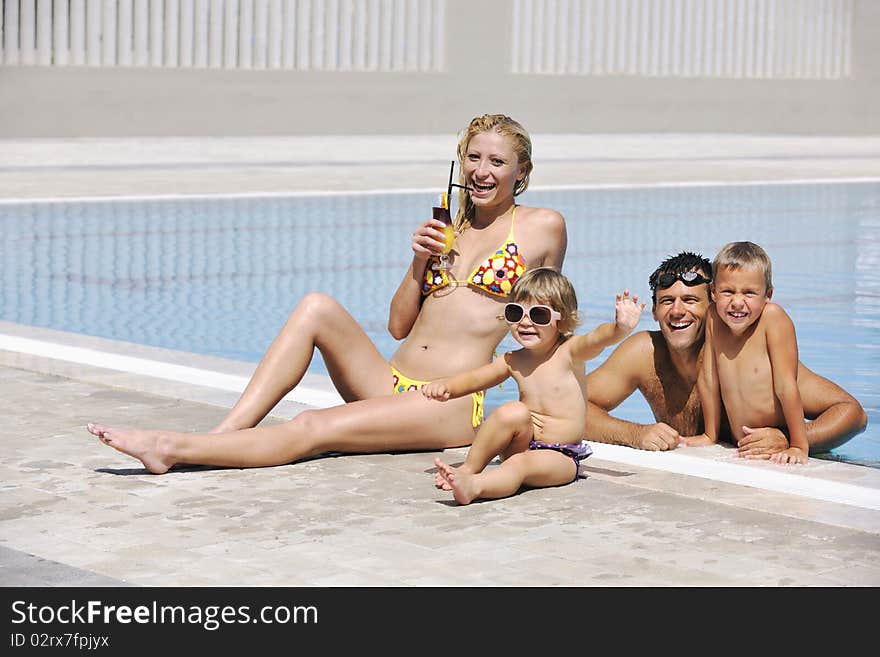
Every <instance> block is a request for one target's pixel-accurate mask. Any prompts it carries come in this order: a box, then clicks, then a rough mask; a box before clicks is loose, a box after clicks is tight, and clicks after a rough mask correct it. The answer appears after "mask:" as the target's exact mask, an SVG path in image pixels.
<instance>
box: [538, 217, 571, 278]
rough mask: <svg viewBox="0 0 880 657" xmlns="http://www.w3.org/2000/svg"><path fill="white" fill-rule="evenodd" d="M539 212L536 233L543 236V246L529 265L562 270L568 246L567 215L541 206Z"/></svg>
mask: <svg viewBox="0 0 880 657" xmlns="http://www.w3.org/2000/svg"><path fill="white" fill-rule="evenodd" d="M538 212H539V215H538V216H539V217H540V219H539V221H538V222H536V223H537V225H538V230H537V231H536V234H539V235H540V236H541V239H542V242H543V248H541V246H539V247H538V249H537V250H538V252H539V253H540V255H539V256H538V258H536V259H535V261H534V262H530V263H529V267H554V268H555V269H558V270H559V271H562V263H563V261H564V260H565V250H566V249H567V248H568V232H567V230H566V228H565V217H563V216H562V215H561V214H560V213H559V212H557V211H556V210H550V209H549V208H541V209H540V210H538Z"/></svg>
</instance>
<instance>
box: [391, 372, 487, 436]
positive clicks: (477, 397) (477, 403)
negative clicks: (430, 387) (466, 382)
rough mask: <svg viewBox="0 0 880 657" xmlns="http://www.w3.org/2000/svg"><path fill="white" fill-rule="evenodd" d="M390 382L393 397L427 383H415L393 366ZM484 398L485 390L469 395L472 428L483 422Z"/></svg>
mask: <svg viewBox="0 0 880 657" xmlns="http://www.w3.org/2000/svg"><path fill="white" fill-rule="evenodd" d="M391 382H392V385H393V386H394V394H395V395H399V394H401V393H403V392H409V391H410V390H419V389H420V388H421V387H422V386H423V385H425V384H426V383H429V381H416V380H415V379H411V378H409V377H408V376H405V375H404V374H401V373H400V370H398V369H397V368H396V367H394V366H393V365H392V366H391ZM485 396H486V391H485V390H478V391H477V392H473V393H471V399H472V400H473V403H472V410H471V425H472V426H474V427H478V426H480V424H482V422H483V397H485Z"/></svg>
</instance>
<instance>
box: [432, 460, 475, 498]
mask: <svg viewBox="0 0 880 657" xmlns="http://www.w3.org/2000/svg"><path fill="white" fill-rule="evenodd" d="M434 464H435V465H436V466H437V468H438V474H439V475H440V476H441V477H442V478H443V479H444V481H445V482H446V484H447V485H448V486H449V488H448V489H447V490H451V491H452V497H454V498H455V501H456V502H458V503H459V504H470V503H471V502H473V501H474V500H475V499H476V497H477V495H478V490H477V482H476V481H474V475H472V474H471V473H470V472H467V471H463V470H462V468H453V467H452V466H451V465H447V464H446V463H444V462H443V461H441V460H440V459H438V458H435V459H434Z"/></svg>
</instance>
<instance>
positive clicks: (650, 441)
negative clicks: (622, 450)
mask: <svg viewBox="0 0 880 657" xmlns="http://www.w3.org/2000/svg"><path fill="white" fill-rule="evenodd" d="M678 440H679V435H678V431H676V430H675V429H673V428H672V427H670V426H669V425H668V424H664V423H663V422H658V423H657V424H646V425H645V426H643V427H641V428H640V429H639V431H638V433H637V434H636V435H635V437H634V438H633V444H632V446H633V447H635V448H636V449H645V450H648V451H649V452H665V451H666V450H668V449H675V448H676V447H678Z"/></svg>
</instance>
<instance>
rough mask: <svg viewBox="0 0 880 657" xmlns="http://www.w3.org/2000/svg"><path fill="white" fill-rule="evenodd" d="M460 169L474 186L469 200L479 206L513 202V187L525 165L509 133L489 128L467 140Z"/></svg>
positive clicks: (466, 181)
mask: <svg viewBox="0 0 880 657" xmlns="http://www.w3.org/2000/svg"><path fill="white" fill-rule="evenodd" d="M462 169H463V171H464V179H465V184H466V185H467V186H468V187H472V188H473V191H472V192H470V196H471V200H473V202H474V205H476V206H477V207H481V206H491V205H494V204H496V203H504V204H510V203H512V201H513V190H514V189H515V188H516V185H517V182H518V181H519V180H521V179H522V177H523V176H524V175H525V169H526V166H525V164H521V163H520V162H519V158H518V157H517V155H516V151H515V150H514V145H513V140H512V139H511V138H510V137H506V136H504V135H501V134H499V133H498V132H496V131H495V130H488V131H486V132H481V133H479V134H476V135H474V136H473V137H472V138H471V140H470V142H468V146H467V151H465V155H464V162H463V163H462Z"/></svg>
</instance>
